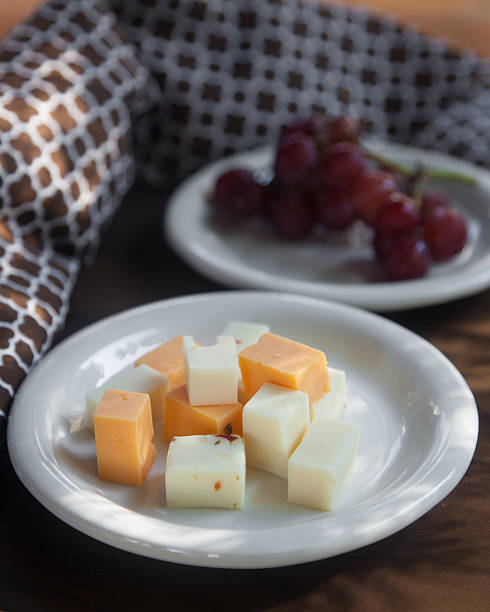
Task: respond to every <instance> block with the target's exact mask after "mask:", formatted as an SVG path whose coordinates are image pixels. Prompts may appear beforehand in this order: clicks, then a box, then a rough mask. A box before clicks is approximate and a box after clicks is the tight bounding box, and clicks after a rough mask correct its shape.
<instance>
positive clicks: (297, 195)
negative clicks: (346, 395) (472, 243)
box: [209, 115, 467, 280]
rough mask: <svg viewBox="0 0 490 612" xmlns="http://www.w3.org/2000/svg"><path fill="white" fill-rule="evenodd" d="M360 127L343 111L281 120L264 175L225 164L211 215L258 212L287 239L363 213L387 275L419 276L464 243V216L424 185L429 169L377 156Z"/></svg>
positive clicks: (347, 222) (333, 227)
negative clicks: (286, 121) (284, 122)
mask: <svg viewBox="0 0 490 612" xmlns="http://www.w3.org/2000/svg"><path fill="white" fill-rule="evenodd" d="M361 132H362V127H361V122H360V121H359V120H357V119H354V118H351V117H346V116H341V117H338V118H336V119H330V120H328V119H327V118H325V117H323V116H319V115H314V116H312V117H310V118H308V119H302V120H299V121H296V122H294V123H291V124H289V125H286V126H285V127H284V128H283V130H282V132H281V136H280V138H279V142H278V145H277V148H276V151H275V157H274V163H273V172H271V174H270V177H269V180H267V181H266V182H264V180H263V175H260V173H259V176H258V175H257V173H254V172H252V171H251V170H249V169H246V168H234V169H231V170H228V171H227V172H225V173H224V174H222V175H221V176H219V177H218V179H217V182H216V185H215V187H214V190H213V192H212V194H211V196H210V200H209V201H210V204H211V206H212V208H213V210H214V212H215V214H216V215H218V216H220V217H221V218H223V217H224V218H227V219H233V220H240V219H244V218H246V217H251V216H257V215H262V216H263V217H264V219H266V220H267V222H268V223H270V224H271V225H272V227H274V228H275V230H276V231H277V233H278V234H279V235H280V236H282V237H283V238H285V239H289V240H301V239H305V238H307V237H308V236H309V235H311V233H312V232H313V231H314V230H317V229H318V228H319V227H321V228H324V229H325V230H329V231H343V230H346V229H348V228H349V227H350V226H351V225H352V224H353V223H354V222H355V221H359V220H361V221H363V222H364V223H365V224H367V225H368V226H370V227H371V228H372V236H373V238H372V245H373V251H374V254H375V256H376V258H377V259H378V261H379V262H380V264H381V266H382V267H383V269H384V272H385V275H386V277H387V278H388V279H389V280H405V279H410V278H418V277H421V276H424V275H425V274H426V272H427V270H428V269H429V267H430V265H431V262H441V261H446V260H448V259H450V258H451V257H453V256H454V255H456V254H457V253H459V252H460V251H461V250H462V249H463V247H464V246H465V244H466V240H467V229H466V222H465V220H464V218H463V217H462V216H461V214H460V213H458V212H457V211H456V210H455V209H454V208H453V207H452V206H451V205H450V202H449V200H448V198H447V196H446V195H445V194H444V193H442V192H440V191H435V190H431V191H429V190H425V189H424V187H423V185H424V181H425V179H426V178H427V177H428V176H429V172H428V171H426V170H424V169H423V168H418V169H415V170H410V171H407V170H406V169H404V168H403V167H402V166H400V165H398V164H396V163H395V162H391V161H390V160H386V159H381V158H380V157H379V156H377V155H375V154H374V153H372V152H370V151H368V150H367V149H366V148H365V146H363V144H362V142H361Z"/></svg>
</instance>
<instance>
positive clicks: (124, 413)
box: [94, 389, 156, 487]
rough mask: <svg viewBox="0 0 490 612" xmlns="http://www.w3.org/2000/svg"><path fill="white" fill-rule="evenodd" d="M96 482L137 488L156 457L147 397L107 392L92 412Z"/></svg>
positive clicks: (126, 392)
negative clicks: (108, 481)
mask: <svg viewBox="0 0 490 612" xmlns="http://www.w3.org/2000/svg"><path fill="white" fill-rule="evenodd" d="M94 429H95V445H96V449H97V466H98V469H99V478H101V479H102V480H110V481H112V482H117V483H119V484H125V485H133V486H138V487H139V486H141V485H142V484H143V483H144V481H145V479H146V477H147V476H148V472H149V471H150V469H151V467H152V465H153V463H154V461H155V456H156V450H155V445H154V444H153V442H152V441H151V440H152V438H153V422H152V416H151V405H150V397H149V395H148V394H147V393H134V392H130V391H116V390H114V389H108V390H107V391H106V392H105V393H104V396H103V397H102V400H101V401H100V403H99V404H98V406H97V408H96V410H95V412H94Z"/></svg>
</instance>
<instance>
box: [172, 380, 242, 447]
mask: <svg viewBox="0 0 490 612" xmlns="http://www.w3.org/2000/svg"><path fill="white" fill-rule="evenodd" d="M208 434H228V435H230V434H236V435H239V436H241V435H242V404H240V403H239V402H236V403H233V404H218V405H217V406H191V405H190V404H189V397H188V395H187V389H186V387H185V385H182V386H181V387H179V388H178V389H174V390H173V391H171V392H170V393H169V394H168V395H167V408H166V412H165V419H164V421H163V426H162V437H163V439H164V440H165V441H166V442H170V440H172V438H173V437H174V436H194V435H208Z"/></svg>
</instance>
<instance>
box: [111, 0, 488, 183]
mask: <svg viewBox="0 0 490 612" xmlns="http://www.w3.org/2000/svg"><path fill="white" fill-rule="evenodd" d="M109 3H110V5H111V6H112V7H113V8H114V10H115V12H116V13H117V15H118V17H119V20H120V22H121V24H122V25H123V26H124V27H125V29H126V32H127V34H128V36H129V37H130V39H131V40H133V41H134V42H135V44H136V45H137V47H138V50H139V53H140V57H141V59H142V60H143V62H144V63H145V65H146V66H148V68H149V69H150V70H151V72H152V73H153V75H154V76H155V77H156V79H157V80H158V83H159V85H160V88H161V91H162V100H161V103H160V104H159V105H158V106H157V107H155V108H154V109H153V111H152V112H151V113H149V114H147V115H146V116H144V117H143V118H141V119H140V120H139V121H138V123H137V137H138V138H137V149H136V150H137V154H138V171H139V173H140V174H142V175H143V176H145V177H146V178H147V179H149V180H150V181H152V182H154V183H157V184H163V185H169V184H172V183H173V181H175V179H176V178H177V179H181V178H182V177H184V176H185V175H187V174H189V173H190V172H191V171H193V170H195V169H196V168H198V167H199V166H201V165H203V164H204V163H206V162H208V161H210V160H212V159H216V158H219V157H221V156H223V155H227V154H229V153H233V152H234V151H240V150H244V149H246V148H251V147H255V146H259V145H264V144H268V143H271V142H273V141H274V139H275V138H276V136H277V134H278V130H279V127H280V126H281V124H284V123H286V122H288V121H291V120H292V119H294V118H297V117H298V116H309V115H310V114H311V112H312V111H314V110H319V111H321V112H325V113H327V114H330V115H338V114H342V113H348V114H351V115H353V116H357V117H362V118H363V119H364V120H365V122H366V125H367V127H368V129H369V130H370V131H371V132H373V133H374V134H376V135H379V136H381V137H383V138H387V139H392V140H396V141H399V142H404V143H412V144H418V145H422V146H426V147H430V148H434V149H439V150H442V151H446V152H449V153H452V154H455V155H462V156H465V157H466V158H468V159H470V160H472V161H475V162H478V163H486V164H488V163H489V162H490V129H489V128H490V65H489V64H488V63H486V62H484V61H482V60H479V59H478V58H477V57H475V56H474V55H471V54H464V53H456V52H454V51H452V50H450V49H449V48H448V47H447V46H445V45H444V44H443V43H442V42H440V41H438V40H434V39H428V38H426V37H423V36H421V35H419V34H418V33H416V32H415V31H413V30H411V29H409V28H404V27H400V26H399V25H398V24H397V23H395V22H392V21H389V20H384V19H380V18H378V17H374V16H372V15H370V14H368V13H366V12H364V11H360V10H357V9H354V8H347V7H346V6H341V5H332V6H326V5H325V4H321V5H320V4H315V3H314V2H312V1H308V0H306V1H304V2H299V1H298V0H234V1H224V0H206V1H205V0H167V1H163V0H133V1H131V2H128V1H126V0H109Z"/></svg>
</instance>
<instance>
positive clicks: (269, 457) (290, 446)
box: [243, 383, 310, 478]
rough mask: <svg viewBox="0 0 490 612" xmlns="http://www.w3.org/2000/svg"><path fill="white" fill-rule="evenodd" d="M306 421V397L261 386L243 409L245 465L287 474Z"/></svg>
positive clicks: (305, 427) (308, 417) (307, 402)
mask: <svg viewBox="0 0 490 612" xmlns="http://www.w3.org/2000/svg"><path fill="white" fill-rule="evenodd" d="M309 422H310V408H309V401H308V395H307V394H306V393H304V392H303V391H294V390H292V389H287V388H286V387H281V386H279V385H275V384H273V383H266V384H265V385H263V386H262V387H261V388H260V389H259V390H258V391H257V393H256V394H255V395H254V396H253V397H252V399H251V400H250V401H249V402H247V404H245V406H244V408H243V436H244V438H245V449H246V452H247V464H248V465H250V466H253V467H257V468H260V469H261V470H265V471H266V472H272V474H276V475H277V476H281V477H282V478H287V475H288V459H289V457H290V455H291V453H292V452H293V451H294V449H295V448H296V447H297V445H298V444H299V443H300V442H301V439H302V437H303V435H304V433H305V431H306V429H307V427H308V425H309Z"/></svg>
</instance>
